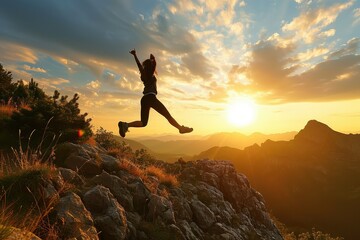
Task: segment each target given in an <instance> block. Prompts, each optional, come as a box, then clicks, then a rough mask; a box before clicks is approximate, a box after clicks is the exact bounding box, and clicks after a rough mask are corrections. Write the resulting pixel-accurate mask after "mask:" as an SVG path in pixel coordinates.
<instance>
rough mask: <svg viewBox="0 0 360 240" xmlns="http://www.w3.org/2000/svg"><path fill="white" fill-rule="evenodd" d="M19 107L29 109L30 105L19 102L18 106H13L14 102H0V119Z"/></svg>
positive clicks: (8, 115)
mask: <svg viewBox="0 0 360 240" xmlns="http://www.w3.org/2000/svg"><path fill="white" fill-rule="evenodd" d="M19 109H27V110H30V109H31V108H30V106H29V105H27V104H20V106H18V107H15V106H14V104H12V103H11V101H9V102H8V103H6V104H0V119H1V118H3V117H10V116H11V115H12V114H13V112H16V111H18V110H19Z"/></svg>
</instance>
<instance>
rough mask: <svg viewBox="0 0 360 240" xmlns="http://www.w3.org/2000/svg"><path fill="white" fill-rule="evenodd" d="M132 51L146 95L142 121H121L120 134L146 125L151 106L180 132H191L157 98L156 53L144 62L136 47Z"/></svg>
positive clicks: (142, 101)
mask: <svg viewBox="0 0 360 240" xmlns="http://www.w3.org/2000/svg"><path fill="white" fill-rule="evenodd" d="M130 53H131V54H132V55H133V56H134V58H135V61H136V64H137V66H138V67H139V70H140V78H141V81H142V82H143V83H144V91H143V94H144V96H143V97H142V98H141V121H133V122H129V123H127V122H121V121H120V122H119V123H118V126H119V133H120V136H122V137H125V134H126V132H127V131H128V129H129V128H130V127H145V126H146V125H147V123H148V120H149V113H150V108H153V109H155V110H156V111H157V112H158V113H160V114H161V115H163V116H164V117H165V118H166V119H167V120H168V121H169V123H170V124H171V125H173V126H174V127H176V128H177V129H178V130H179V133H189V132H192V131H193V129H192V128H189V127H185V126H181V125H180V124H179V123H178V122H177V121H176V120H175V119H174V118H173V117H172V116H171V114H170V113H169V111H168V110H167V109H166V107H165V106H164V104H162V103H161V102H160V101H159V100H158V99H157V98H156V94H157V88H156V81H157V80H156V77H155V75H154V73H155V69H156V61H155V57H154V55H152V54H150V58H149V59H146V60H145V61H144V62H143V63H142V64H140V61H139V59H138V57H137V56H136V51H135V49H133V50H131V51H130Z"/></svg>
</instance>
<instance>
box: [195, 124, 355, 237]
mask: <svg viewBox="0 0 360 240" xmlns="http://www.w3.org/2000/svg"><path fill="white" fill-rule="evenodd" d="M204 158H207V159H214V160H229V161H231V162H232V163H233V164H234V165H235V167H236V168H237V170H238V171H239V172H242V173H244V174H245V175H246V176H247V177H248V178H249V181H250V183H251V185H252V186H253V187H254V188H255V189H257V190H258V191H259V192H260V193H261V194H263V196H264V198H265V200H266V202H267V206H268V207H269V208H270V209H271V211H272V212H273V214H274V215H275V216H276V217H278V218H279V219H280V221H282V222H284V223H285V224H287V225H288V226H292V227H293V230H295V231H296V230H303V229H306V230H308V229H311V228H312V227H316V228H318V229H320V230H322V231H325V232H329V233H332V234H334V235H338V236H342V237H345V239H360V232H359V231H358V227H359V223H360V222H359V220H358V219H359V216H360V205H359V202H360V134H343V133H340V132H337V131H334V130H333V129H331V128H330V127H329V126H327V125H326V124H324V123H321V122H318V121H316V120H311V121H309V122H308V123H307V124H306V126H305V127H304V129H302V130H301V131H300V132H299V133H298V134H296V135H295V137H294V138H293V139H292V140H289V141H274V139H273V140H267V141H265V142H264V143H262V144H260V145H259V144H254V145H252V146H249V147H246V148H244V149H243V150H241V149H238V148H233V147H228V146H227V147H212V148H210V149H208V150H206V151H204V152H202V153H200V154H199V155H197V156H195V157H194V159H204Z"/></svg>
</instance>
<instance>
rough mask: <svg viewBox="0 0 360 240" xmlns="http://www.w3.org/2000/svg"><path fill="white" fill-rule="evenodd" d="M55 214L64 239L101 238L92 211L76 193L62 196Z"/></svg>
mask: <svg viewBox="0 0 360 240" xmlns="http://www.w3.org/2000/svg"><path fill="white" fill-rule="evenodd" d="M55 216H56V225H57V227H58V228H59V229H60V231H59V232H60V233H61V235H60V237H61V238H62V239H70V238H76V239H84V240H86V239H89V240H92V239H99V238H98V235H97V231H96V228H95V227H94V222H93V220H92V218H91V214H90V212H89V211H88V210H87V209H86V208H85V206H84V204H83V203H82V201H81V199H80V197H79V196H78V195H76V194H75V193H72V192H70V193H68V194H67V195H66V196H64V197H62V198H60V201H59V203H58V204H57V206H56V207H55Z"/></svg>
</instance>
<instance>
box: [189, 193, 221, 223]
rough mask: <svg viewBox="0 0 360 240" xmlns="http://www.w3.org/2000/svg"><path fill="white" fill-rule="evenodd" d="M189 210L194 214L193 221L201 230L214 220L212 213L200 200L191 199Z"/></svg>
mask: <svg viewBox="0 0 360 240" xmlns="http://www.w3.org/2000/svg"><path fill="white" fill-rule="evenodd" d="M190 206H191V210H192V212H193V214H194V221H195V222H196V224H197V225H198V226H199V227H200V228H201V229H203V230H206V229H207V228H209V227H211V225H213V224H214V223H215V221H216V218H215V215H214V213H213V212H212V211H211V210H210V209H209V208H208V207H207V206H206V205H205V204H204V203H202V202H201V201H199V200H193V201H191V204H190Z"/></svg>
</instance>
